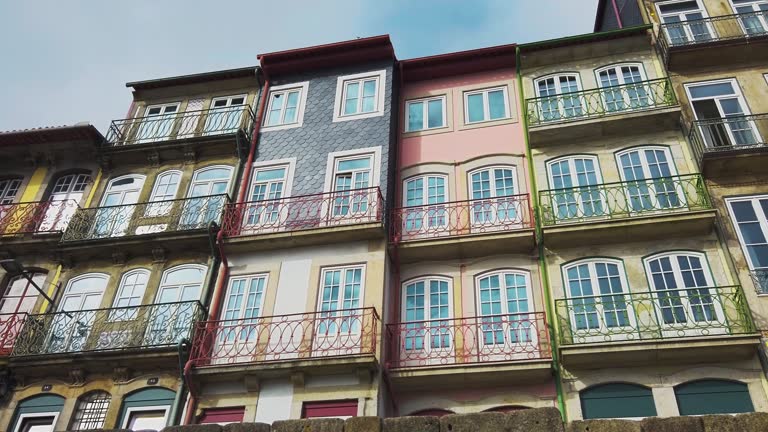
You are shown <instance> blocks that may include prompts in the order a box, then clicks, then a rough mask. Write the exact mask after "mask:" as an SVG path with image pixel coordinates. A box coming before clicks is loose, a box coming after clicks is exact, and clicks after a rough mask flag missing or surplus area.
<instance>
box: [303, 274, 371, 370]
mask: <svg viewBox="0 0 768 432" xmlns="http://www.w3.org/2000/svg"><path fill="white" fill-rule="evenodd" d="M364 280H365V268H364V267H363V266H356V267H345V268H329V269H323V272H322V275H321V279H320V281H321V285H320V295H319V304H318V314H317V320H318V321H317V324H316V332H315V338H314V341H313V342H314V343H313V350H312V351H313V355H314V356H332V355H340V354H355V353H359V352H360V350H361V348H362V342H363V338H364V337H366V336H365V335H362V334H361V332H362V330H363V324H364V323H363V320H364V319H366V317H365V316H364V315H363V314H362V311H361V310H360V306H361V303H362V299H363V286H364V285H363V281H364ZM367 336H370V335H367Z"/></svg>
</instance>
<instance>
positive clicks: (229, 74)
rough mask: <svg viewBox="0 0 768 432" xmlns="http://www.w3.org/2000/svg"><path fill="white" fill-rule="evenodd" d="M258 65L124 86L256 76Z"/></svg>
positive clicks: (138, 87)
mask: <svg viewBox="0 0 768 432" xmlns="http://www.w3.org/2000/svg"><path fill="white" fill-rule="evenodd" d="M259 69H260V67H259V66H246V67H240V68H235V69H223V70H218V71H211V72H201V73H196V74H189V75H177V76H172V77H165V78H156V79H149V80H142V81H131V82H127V83H125V86H126V87H133V89H134V90H145V89H151V88H160V87H171V86H177V85H184V84H195V83H199V82H205V81H214V80H220V79H232V78H246V77H248V76H251V75H253V76H254V77H255V76H257V73H258V70H259Z"/></svg>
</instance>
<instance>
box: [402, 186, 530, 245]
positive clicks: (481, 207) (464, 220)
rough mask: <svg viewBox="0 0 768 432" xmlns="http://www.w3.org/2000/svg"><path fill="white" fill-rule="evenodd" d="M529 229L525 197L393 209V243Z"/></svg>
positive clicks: (517, 196) (528, 207) (527, 201)
mask: <svg viewBox="0 0 768 432" xmlns="http://www.w3.org/2000/svg"><path fill="white" fill-rule="evenodd" d="M532 226H533V211H532V209H531V204H530V199H529V195H528V194H521V195H510V196H504V197H497V198H485V199H473V200H466V201H454V202H445V203H439V204H427V205H420V206H411V207H401V208H396V209H395V210H394V213H393V220H392V231H393V232H392V241H393V242H394V243H398V242H406V241H411V240H420V239H427V238H441V237H451V236H465V235H472V234H486V233H495V232H508V231H515V230H519V229H524V228H531V227H532Z"/></svg>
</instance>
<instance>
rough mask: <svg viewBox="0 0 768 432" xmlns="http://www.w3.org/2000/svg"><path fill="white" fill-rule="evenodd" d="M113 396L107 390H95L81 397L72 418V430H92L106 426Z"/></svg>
mask: <svg viewBox="0 0 768 432" xmlns="http://www.w3.org/2000/svg"><path fill="white" fill-rule="evenodd" d="M111 400H112V396H111V395H110V394H109V393H107V392H105V391H93V392H90V393H87V394H85V395H83V396H81V397H80V399H78V401H77V409H76V410H75V415H74V418H73V420H72V430H91V429H101V428H103V427H104V420H106V418H107V409H109V402H110V401H111Z"/></svg>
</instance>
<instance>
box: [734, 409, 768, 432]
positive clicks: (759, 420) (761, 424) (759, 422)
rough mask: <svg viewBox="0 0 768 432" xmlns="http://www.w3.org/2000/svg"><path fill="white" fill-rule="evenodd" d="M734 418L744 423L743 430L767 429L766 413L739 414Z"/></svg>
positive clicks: (767, 416) (767, 418)
mask: <svg viewBox="0 0 768 432" xmlns="http://www.w3.org/2000/svg"><path fill="white" fill-rule="evenodd" d="M736 418H737V419H739V421H741V424H742V425H744V431H745V432H761V431H768V413H764V412H756V413H749V414H739V415H737V416H736Z"/></svg>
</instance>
